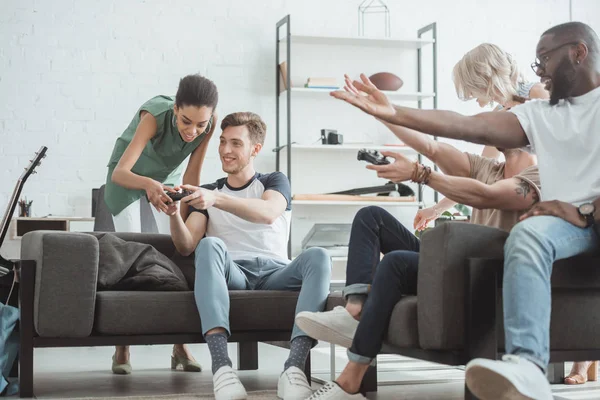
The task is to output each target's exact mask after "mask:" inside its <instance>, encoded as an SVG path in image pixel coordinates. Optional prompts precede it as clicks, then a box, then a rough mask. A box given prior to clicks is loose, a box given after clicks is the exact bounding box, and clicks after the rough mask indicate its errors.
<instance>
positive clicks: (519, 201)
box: [428, 172, 539, 211]
mask: <svg viewBox="0 0 600 400" xmlns="http://www.w3.org/2000/svg"><path fill="white" fill-rule="evenodd" d="M428 186H430V187H431V188H433V189H435V190H437V191H439V192H440V193H442V194H443V195H444V196H446V197H449V198H450V199H452V200H454V201H456V202H458V203H462V204H466V205H469V206H471V207H474V208H477V209H480V210H484V209H498V210H517V211H519V210H527V209H529V208H530V207H531V206H533V205H534V204H535V203H537V202H538V201H539V197H538V193H537V191H536V189H535V188H533V187H532V186H531V185H530V184H529V183H528V182H525V181H523V180H522V179H519V178H509V179H503V180H501V181H498V182H496V183H494V184H492V185H486V184H485V183H482V182H479V181H478V180H475V179H471V178H458V177H452V176H446V175H442V174H440V173H438V172H432V173H431V176H430V179H429V183H428Z"/></svg>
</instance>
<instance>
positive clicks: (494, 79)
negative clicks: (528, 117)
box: [414, 43, 550, 230]
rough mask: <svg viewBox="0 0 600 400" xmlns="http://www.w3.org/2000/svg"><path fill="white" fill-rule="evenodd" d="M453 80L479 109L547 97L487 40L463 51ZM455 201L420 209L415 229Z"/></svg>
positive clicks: (492, 154)
mask: <svg viewBox="0 0 600 400" xmlns="http://www.w3.org/2000/svg"><path fill="white" fill-rule="evenodd" d="M453 79H454V86H455V88H456V94H457V95H458V97H459V98H460V99H461V100H464V101H468V100H473V99H475V100H477V103H478V104H479V106H480V107H482V108H484V107H488V106H494V105H496V109H495V110H496V111H501V110H506V109H509V108H511V107H514V106H516V105H518V104H520V103H523V102H524V101H525V100H529V99H548V98H549V97H550V95H549V94H548V92H547V91H546V89H544V85H542V84H541V83H535V82H527V81H526V80H525V78H524V77H523V75H522V74H521V71H520V70H519V67H518V65H517V62H516V61H515V60H514V58H513V57H512V56H511V55H510V54H509V53H507V52H505V51H504V50H502V49H501V48H500V47H498V46H496V45H495V44H490V43H483V44H480V45H479V46H477V47H475V48H474V49H472V50H470V51H469V52H468V53H467V54H465V55H464V56H463V58H462V59H461V60H460V61H459V62H458V63H456V65H455V66H454V70H453ZM515 151H518V150H515ZM481 155H482V156H483V157H487V158H493V159H496V158H498V157H499V155H500V151H499V150H498V149H496V148H494V147H489V146H486V147H485V148H484V149H483V152H482V153H481ZM455 204H456V203H455V202H454V201H452V200H450V199H447V198H444V199H442V201H440V202H439V203H437V204H435V205H434V206H432V207H429V208H424V209H422V210H419V211H418V212H417V215H416V216H415V220H414V227H415V229H417V230H423V229H425V228H426V227H427V225H428V224H429V223H430V222H431V221H435V220H436V219H437V218H438V217H439V216H440V215H442V213H443V212H444V211H446V210H449V209H450V208H452V207H453V206H454V205H455Z"/></svg>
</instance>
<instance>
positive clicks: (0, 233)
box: [0, 178, 24, 246]
mask: <svg viewBox="0 0 600 400" xmlns="http://www.w3.org/2000/svg"><path fill="white" fill-rule="evenodd" d="M23 186H24V181H23V179H22V178H19V180H18V181H17V184H16V185H15V189H14V190H13V194H12V196H11V197H10V200H9V201H8V205H7V206H6V212H5V213H4V217H3V218H2V225H0V246H2V243H4V238H5V237H6V233H7V232H8V226H9V225H10V219H11V218H12V215H13V213H14V212H15V208H16V207H17V203H18V202H19V196H20V195H21V190H23Z"/></svg>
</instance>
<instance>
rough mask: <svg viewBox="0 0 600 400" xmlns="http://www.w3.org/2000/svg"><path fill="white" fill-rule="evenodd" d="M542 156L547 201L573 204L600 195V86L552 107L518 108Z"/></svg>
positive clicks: (540, 163)
mask: <svg viewBox="0 0 600 400" xmlns="http://www.w3.org/2000/svg"><path fill="white" fill-rule="evenodd" d="M510 112H512V113H514V114H515V115H516V116H517V118H518V119H519V122H520V123H521V126H522V127H523V130H524V131H525V134H526V135H527V138H528V139H529V143H531V145H532V147H533V149H534V150H535V154H536V155H537V157H538V167H539V171H540V182H541V184H542V200H544V201H547V200H560V201H564V202H567V203H571V204H573V205H580V204H582V203H586V202H592V201H594V200H596V199H597V198H598V197H600V88H596V89H594V90H592V91H590V92H588V93H586V94H584V95H582V96H578V97H573V98H571V99H569V100H560V101H559V103H558V104H557V105H555V106H551V105H550V102H549V101H548V100H532V101H528V102H527V103H525V104H522V105H519V106H517V107H513V108H512V109H511V110H510Z"/></svg>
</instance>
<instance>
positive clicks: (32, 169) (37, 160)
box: [21, 146, 48, 182]
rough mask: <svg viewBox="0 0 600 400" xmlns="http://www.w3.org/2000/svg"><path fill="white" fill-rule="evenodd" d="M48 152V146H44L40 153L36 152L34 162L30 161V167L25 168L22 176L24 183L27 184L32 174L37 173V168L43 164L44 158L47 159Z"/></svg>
mask: <svg viewBox="0 0 600 400" xmlns="http://www.w3.org/2000/svg"><path fill="white" fill-rule="evenodd" d="M46 151H48V148H47V147H46V146H42V147H40V149H39V150H38V151H36V152H35V157H33V159H32V160H29V165H28V166H27V167H25V171H24V172H23V173H22V174H21V181H22V182H25V180H26V179H27V178H29V176H30V175H31V174H35V173H36V172H35V168H36V167H37V166H39V165H40V164H41V162H42V159H43V158H46Z"/></svg>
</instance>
